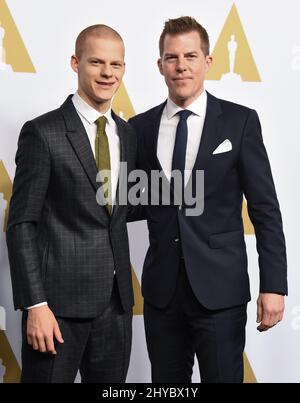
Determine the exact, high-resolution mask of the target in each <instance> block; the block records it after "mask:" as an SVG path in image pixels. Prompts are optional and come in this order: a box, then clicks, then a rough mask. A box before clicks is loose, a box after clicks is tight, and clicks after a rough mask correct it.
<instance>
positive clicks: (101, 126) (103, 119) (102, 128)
mask: <svg viewBox="0 0 300 403" xmlns="http://www.w3.org/2000/svg"><path fill="white" fill-rule="evenodd" d="M106 122H107V119H106V117H105V116H100V118H98V119H97V120H96V121H95V123H96V125H97V130H98V131H102V132H104V131H105V125H106Z"/></svg>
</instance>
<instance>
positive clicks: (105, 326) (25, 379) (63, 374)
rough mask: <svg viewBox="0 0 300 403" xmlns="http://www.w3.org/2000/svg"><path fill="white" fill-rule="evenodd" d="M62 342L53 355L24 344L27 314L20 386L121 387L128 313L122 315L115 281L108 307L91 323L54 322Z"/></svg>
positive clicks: (128, 343)
mask: <svg viewBox="0 0 300 403" xmlns="http://www.w3.org/2000/svg"><path fill="white" fill-rule="evenodd" d="M56 319H57V321H58V324H59V327H60V330H61V332H62V336H63V339H64V343H63V344H59V343H56V344H55V347H56V351H57V355H50V354H48V353H40V352H37V351H35V350H33V348H32V347H31V346H30V345H29V344H28V343H27V336H26V323H27V312H24V313H23V320H22V328H23V329H22V334H23V343H22V376H21V382H22V383H72V382H74V381H75V378H76V375H77V372H78V370H79V372H80V375H81V382H82V383H103V382H107V383H111V382H115V383H124V382H125V380H126V375H127V370H128V366H129V359H130V351H131V340H132V310H130V311H128V312H124V311H123V308H122V307H121V301H120V296H119V291H118V287H117V283H116V281H115V282H114V287H113V290H112V295H111V300H110V303H109V306H108V307H107V308H106V309H105V311H104V312H103V313H102V314H101V315H99V316H97V317H96V318H93V319H76V318H72V319H71V318H56Z"/></svg>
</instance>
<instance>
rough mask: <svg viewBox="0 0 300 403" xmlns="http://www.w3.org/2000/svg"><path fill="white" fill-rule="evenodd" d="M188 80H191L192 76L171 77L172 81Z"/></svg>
mask: <svg viewBox="0 0 300 403" xmlns="http://www.w3.org/2000/svg"><path fill="white" fill-rule="evenodd" d="M188 80H192V78H191V77H176V78H174V79H173V81H177V82H179V83H180V82H185V81H188Z"/></svg>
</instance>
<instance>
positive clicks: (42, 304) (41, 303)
mask: <svg viewBox="0 0 300 403" xmlns="http://www.w3.org/2000/svg"><path fill="white" fill-rule="evenodd" d="M45 305H48V304H47V302H40V303H39V304H36V305H32V306H29V307H27V308H25V309H27V310H29V309H32V308H38V307H39V306H45Z"/></svg>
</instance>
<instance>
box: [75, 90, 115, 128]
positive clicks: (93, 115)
mask: <svg viewBox="0 0 300 403" xmlns="http://www.w3.org/2000/svg"><path fill="white" fill-rule="evenodd" d="M72 101H73V104H74V107H75V109H76V111H77V112H78V113H79V114H80V115H81V116H82V117H83V118H84V119H85V120H86V121H87V122H88V123H89V124H90V125H91V124H93V123H95V121H96V120H97V119H98V118H100V116H105V117H106V119H107V122H108V124H109V125H111V124H113V118H112V115H111V108H109V109H108V111H107V112H105V113H104V114H103V113H100V112H98V111H97V110H96V109H94V108H93V107H92V106H90V105H89V104H88V103H87V102H85V101H84V100H83V99H82V98H81V96H80V95H79V94H78V92H76V93H75V94H74V95H73V97H72Z"/></svg>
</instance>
